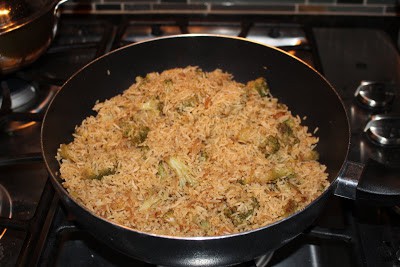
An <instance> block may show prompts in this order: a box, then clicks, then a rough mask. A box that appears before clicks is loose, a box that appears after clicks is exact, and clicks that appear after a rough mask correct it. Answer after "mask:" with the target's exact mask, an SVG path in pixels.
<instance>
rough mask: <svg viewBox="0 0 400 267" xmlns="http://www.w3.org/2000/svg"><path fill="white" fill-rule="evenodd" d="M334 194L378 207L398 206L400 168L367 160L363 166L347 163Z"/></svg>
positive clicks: (399, 202) (399, 198) (399, 200)
mask: <svg viewBox="0 0 400 267" xmlns="http://www.w3.org/2000/svg"><path fill="white" fill-rule="evenodd" d="M334 194H335V195H337V196H341V197H345V198H350V199H354V200H357V201H366V202H369V203H371V204H374V205H378V206H394V205H398V204H400V167H399V166H388V165H384V164H382V163H379V162H377V161H375V160H373V159H369V160H368V161H367V163H366V164H365V165H362V164H360V163H355V162H350V161H349V162H347V165H346V167H345V170H344V172H343V175H341V176H340V177H338V179H337V186H336V188H335V191H334Z"/></svg>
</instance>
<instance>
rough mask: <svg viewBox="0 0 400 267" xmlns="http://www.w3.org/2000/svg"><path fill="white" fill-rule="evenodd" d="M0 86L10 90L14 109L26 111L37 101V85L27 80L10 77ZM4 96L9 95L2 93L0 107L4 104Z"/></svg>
mask: <svg viewBox="0 0 400 267" xmlns="http://www.w3.org/2000/svg"><path fill="white" fill-rule="evenodd" d="M0 87H1V89H2V91H3V92H4V90H7V91H8V92H9V95H10V96H9V97H10V99H11V107H10V108H11V110H13V111H26V110H27V109H28V108H29V107H30V106H31V105H32V104H33V103H34V102H35V99H36V87H35V86H34V85H33V84H31V83H29V82H27V81H25V80H22V79H19V78H8V79H6V80H3V81H1V82H0ZM3 94H4V93H3ZM3 97H7V96H3V95H0V107H1V106H2V102H3ZM5 108H8V107H5Z"/></svg>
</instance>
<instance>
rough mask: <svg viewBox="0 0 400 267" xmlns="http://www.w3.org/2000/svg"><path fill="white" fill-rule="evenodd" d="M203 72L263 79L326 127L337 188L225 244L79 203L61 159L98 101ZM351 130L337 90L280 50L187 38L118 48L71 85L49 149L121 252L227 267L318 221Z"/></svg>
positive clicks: (53, 109)
mask: <svg viewBox="0 0 400 267" xmlns="http://www.w3.org/2000/svg"><path fill="white" fill-rule="evenodd" d="M188 65H197V66H199V67H200V68H202V69H203V70H205V71H211V70H214V69H215V68H220V69H223V70H224V71H227V72H230V73H232V74H233V75H234V78H235V80H237V81H240V82H247V81H248V80H252V79H255V78H257V77H260V76H263V77H265V78H266V79H267V80H268V83H269V85H270V88H271V92H272V94H273V95H274V96H275V97H278V98H279V99H280V101H281V102H283V103H285V104H287V105H288V106H289V108H290V109H291V111H292V112H293V114H296V115H299V116H300V117H303V116H307V120H306V121H305V124H306V125H307V126H308V127H309V129H315V127H319V131H318V132H317V136H318V137H319V138H320V142H319V144H318V146H317V150H318V152H319V153H320V160H321V162H322V163H323V164H325V165H326V166H327V170H328V172H329V180H330V181H331V186H330V187H329V188H328V189H327V190H326V191H325V192H324V193H323V194H322V195H321V196H320V197H318V198H317V199H316V200H314V201H313V202H312V203H311V204H310V205H308V206H307V207H306V208H305V209H304V210H302V211H299V212H297V213H295V214H293V215H291V216H289V217H287V218H286V219H283V220H281V221H278V222H276V223H274V224H271V225H267V226H265V227H262V228H259V229H256V230H253V231H248V232H244V233H239V234H232V235H226V236H217V237H194V238H191V237H189V238H179V237H169V236H159V235H152V234H147V233H142V232H138V231H134V230H131V229H128V228H126V227H123V226H120V225H117V224H115V223H112V222H109V221H107V220H105V219H102V218H100V217H98V216H96V215H94V214H93V213H91V212H90V211H88V210H87V209H86V208H85V207H83V206H81V205H80V204H78V203H76V202H75V201H74V200H73V199H72V198H71V197H70V195H69V194H68V193H67V191H66V190H65V189H64V188H63V187H62V185H61V179H60V177H59V173H58V170H59V165H58V163H57V161H56V159H55V155H56V152H57V148H58V147H59V145H60V144H61V143H68V142H70V141H72V133H73V131H74V127H75V126H76V125H78V124H80V123H81V121H82V120H83V119H84V118H85V117H87V116H89V115H93V111H92V110H91V108H92V107H93V105H94V103H95V102H96V100H100V101H103V100H105V99H107V98H110V97H112V96H114V95H116V94H119V93H121V92H122V91H123V90H125V89H127V88H128V87H129V85H131V84H132V83H133V82H134V80H135V77H136V76H138V75H140V76H143V75H145V74H146V73H149V72H154V71H163V70H165V69H170V68H175V67H186V66H188ZM349 137H350V130H349V123H348V118H347V115H346V112H345V109H344V107H343V104H342V102H341V100H340V98H339V97H338V95H337V93H336V92H335V90H334V89H333V88H332V87H331V85H330V84H329V83H328V82H327V81H326V80H325V79H324V78H323V77H322V76H321V75H320V74H318V73H317V72H316V71H315V70H314V69H312V68H311V67H309V66H308V65H306V64H305V63H303V62H302V61H300V60H298V59H296V58H295V57H293V56H291V55H289V54H287V53H285V52H283V51H281V50H278V49H275V48H271V47H267V46H264V45H261V44H258V43H254V42H251V41H247V40H245V39H241V38H231V37H223V36H212V35H185V36H174V37H167V38H160V39H156V40H151V41H147V42H142V43H138V44H134V45H130V46H127V47H124V48H122V49H118V50H116V51H114V52H112V53H109V54H107V55H105V56H103V57H101V58H99V59H97V60H95V61H94V62H92V63H91V64H89V65H87V66H86V67H84V68H83V69H82V70H80V71H79V72H78V73H76V74H75V75H74V76H73V77H72V78H71V79H69V80H68V81H67V82H66V84H65V85H64V86H63V88H62V89H61V90H60V91H59V93H58V94H57V95H56V97H55V98H54V100H53V102H52V103H51V105H50V107H49V108H48V110H47V113H46V115H45V119H44V122H43V128H42V150H43V157H44V160H45V162H46V165H47V168H48V170H49V172H50V174H51V180H52V182H53V184H54V187H55V188H56V190H57V192H58V194H59V195H60V197H61V200H62V202H63V203H64V204H65V206H66V207H67V208H68V210H69V211H70V212H71V213H72V214H73V215H75V220H76V222H77V223H78V224H79V225H80V227H82V228H83V229H86V230H88V231H89V232H91V233H92V234H93V235H94V236H95V237H97V238H98V239H100V240H101V241H103V242H105V243H107V244H109V245H111V246H112V247H114V248H116V249H117V250H120V251H121V252H123V253H125V254H128V255H130V256H133V257H135V258H138V259H140V260H143V261H146V262H150V263H153V264H160V265H167V266H188V265H197V266H210V265H214V266H221V265H229V264H234V263H238V262H243V261H248V260H252V259H254V258H256V257H257V256H260V255H262V254H265V253H266V252H268V251H270V250H274V249H276V248H278V247H280V246H282V245H283V244H285V243H287V242H288V241H290V240H291V239H293V238H294V237H296V236H297V235H298V234H300V233H301V232H302V231H303V230H304V229H305V228H306V227H307V226H309V225H310V224H311V223H312V222H313V221H314V219H315V218H316V217H317V216H318V214H319V213H320V211H321V210H322V209H323V207H324V203H325V201H326V200H327V198H328V196H329V195H330V194H331V193H332V192H333V191H334V190H336V185H337V181H338V179H337V177H338V176H339V175H340V174H341V173H342V172H343V170H344V169H345V168H344V166H345V165H346V164H345V163H346V157H347V152H348V148H349V139H350V138H349Z"/></svg>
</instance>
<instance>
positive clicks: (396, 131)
mask: <svg viewBox="0 0 400 267" xmlns="http://www.w3.org/2000/svg"><path fill="white" fill-rule="evenodd" d="M364 132H365V133H366V134H367V136H368V137H369V138H370V139H372V140H373V141H374V142H376V143H378V144H379V145H382V146H400V115H382V114H380V115H375V116H372V117H371V120H370V121H369V122H368V123H367V125H366V126H365V128H364Z"/></svg>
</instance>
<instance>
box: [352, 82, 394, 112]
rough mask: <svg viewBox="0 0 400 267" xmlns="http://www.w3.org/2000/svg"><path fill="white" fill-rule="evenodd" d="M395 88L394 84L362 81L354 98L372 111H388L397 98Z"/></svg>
mask: <svg viewBox="0 0 400 267" xmlns="http://www.w3.org/2000/svg"><path fill="white" fill-rule="evenodd" d="M395 95H396V93H395V87H394V84H392V83H386V82H373V81H362V82H361V84H360V86H358V88H357V90H356V92H355V94H354V96H355V97H356V99H357V100H358V101H359V102H360V103H361V104H363V106H366V107H368V108H370V109H388V108H390V106H391V104H392V102H393V99H394V97H395Z"/></svg>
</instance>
